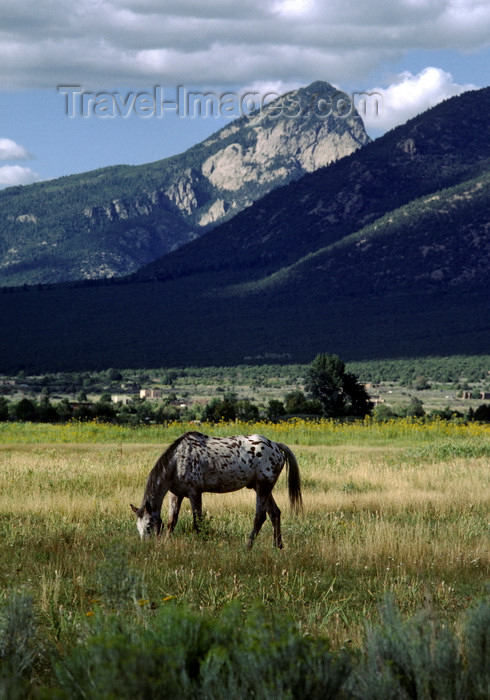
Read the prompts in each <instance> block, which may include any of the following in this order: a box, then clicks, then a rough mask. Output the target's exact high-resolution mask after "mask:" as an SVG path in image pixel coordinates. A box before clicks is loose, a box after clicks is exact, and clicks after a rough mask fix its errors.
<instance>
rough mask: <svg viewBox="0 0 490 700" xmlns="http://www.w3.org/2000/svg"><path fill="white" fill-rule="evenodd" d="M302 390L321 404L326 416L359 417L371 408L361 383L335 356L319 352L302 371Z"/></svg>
mask: <svg viewBox="0 0 490 700" xmlns="http://www.w3.org/2000/svg"><path fill="white" fill-rule="evenodd" d="M305 389H306V391H307V392H308V394H309V395H310V396H311V397H312V398H314V399H317V400H318V401H319V402H320V403H321V405H322V410H323V415H324V416H325V417H327V418H339V417H342V416H356V417H359V418H363V417H364V416H366V415H367V414H368V413H370V412H371V410H372V403H371V402H370V401H369V396H368V394H367V392H366V390H365V388H364V386H363V385H362V384H361V383H360V382H359V381H358V380H357V377H356V376H355V375H354V374H350V373H348V372H346V371H345V364H344V362H342V360H341V359H340V358H339V357H338V356H337V355H328V354H326V353H320V354H319V355H317V356H316V357H315V359H314V360H313V362H312V363H311V365H310V366H309V368H308V370H307V373H306V382H305Z"/></svg>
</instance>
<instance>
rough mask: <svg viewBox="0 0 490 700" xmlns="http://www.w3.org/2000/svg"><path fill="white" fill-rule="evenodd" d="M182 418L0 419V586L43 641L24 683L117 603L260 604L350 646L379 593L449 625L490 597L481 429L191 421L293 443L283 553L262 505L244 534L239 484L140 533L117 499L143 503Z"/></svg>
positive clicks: (50, 679)
mask: <svg viewBox="0 0 490 700" xmlns="http://www.w3.org/2000/svg"><path fill="white" fill-rule="evenodd" d="M186 429H196V426H192V425H189V426H185V425H184V426H183V425H182V424H169V425H168V426H146V427H138V428H126V427H121V426H109V425H102V424H97V423H69V424H66V425H39V424H36V425H34V424H20V423H18V424H9V423H5V424H2V425H0V462H1V469H0V602H1V603H2V605H3V606H4V608H5V606H7V607H8V605H9V604H10V603H11V602H12V601H13V600H14V599H16V596H17V597H18V596H21V597H22V596H23V597H24V598H23V599H24V600H30V601H31V603H32V611H33V613H32V614H33V619H35V624H36V630H37V631H36V635H37V637H38V638H39V639H41V640H42V643H41V645H40V649H41V650H42V653H41V651H40V652H39V654H40V656H39V657H37V656H36V662H35V663H34V665H33V667H32V669H31V671H30V674H31V675H30V676H29V680H28V688H29V693H32V694H34V695H36V693H41V696H43V697H45V695H43V693H48V690H49V689H51V691H52V692H54V691H53V688H56V687H57V683H59V682H60V681H59V678H58V676H59V673H58V676H56V678H58V680H56V679H55V676H54V672H53V667H54V661H53V660H52V659H53V654H55V656H56V657H57V658H58V659H59V658H61V659H63V658H65V657H66V656H67V655H69V654H72V653H73V649H74V646H76V645H77V644H80V640H83V639H86V638H87V636H90V634H91V625H99V626H100V624H101V620H104V619H107V620H109V619H111V616H114V615H117V616H118V619H119V620H124V621H125V622H124V624H126V625H135V626H143V627H144V628H145V629H148V628H151V626H152V624H153V621H155V620H157V619H158V620H161V616H162V615H165V614H166V612H165V611H169V612H168V614H169V615H175V610H176V609H177V608H178V609H180V607H181V606H183V608H184V609H185V610H186V611H187V613H186V614H189V615H196V616H198V617H199V618H202V619H213V618H219V617H220V616H221V615H224V614H226V610H228V608H229V605H230V604H234V605H235V606H237V607H239V609H240V611H241V614H242V615H244V616H245V618H246V617H247V615H253V614H256V613H254V611H256V610H257V609H258V608H259V609H260V610H261V615H262V616H263V619H264V620H265V621H266V623H267V624H269V622H270V621H272V620H274V619H290V620H291V621H292V624H294V626H295V629H296V630H297V631H299V634H300V635H301V637H302V638H305V639H306V638H308V639H316V640H328V647H329V649H331V650H333V651H334V652H336V653H337V652H340V650H344V651H345V652H346V653H349V654H354V655H355V654H359V653H361V650H362V649H363V648H364V647H365V645H366V624H376V623H377V621H378V619H379V605H380V603H381V601H383V600H384V599H385V597H386V595H387V594H389V595H391V596H392V598H393V600H394V601H396V606H397V608H398V609H399V611H400V615H401V619H402V620H409V619H411V618H412V617H413V616H414V615H418V614H420V611H425V613H426V614H428V615H433V616H436V617H437V619H438V620H439V621H441V624H443V625H446V626H448V628H450V629H451V630H452V631H453V633H454V634H455V635H456V637H458V635H459V634H460V633H461V629H462V626H463V624H464V620H465V619H466V617H465V616H467V614H468V610H470V609H471V608H472V606H474V605H476V604H477V603H478V601H480V600H482V599H485V597H486V596H487V595H488V588H487V586H488V580H489V576H488V574H489V546H488V545H489V539H488V535H489V531H488V528H489V510H488V505H489V502H490V499H489V496H490V478H489V477H490V432H489V429H488V427H486V426H484V425H479V424H476V423H472V424H468V425H465V424H456V423H450V422H442V421H433V422H430V423H429V422H428V423H424V422H423V421H417V420H408V419H407V420H396V421H390V422H387V423H377V422H374V421H370V420H366V421H364V422H356V423H344V424H341V423H335V422H332V421H318V422H316V423H309V422H305V421H301V420H297V421H294V422H291V423H285V424H266V423H260V424H256V425H255V424H253V425H251V424H238V425H237V424H235V423H234V424H219V425H217V426H212V425H201V426H199V427H198V429H199V430H202V431H203V432H207V433H211V434H217V435H231V434H238V433H249V434H250V433H254V432H259V433H262V434H265V435H267V436H268V437H270V438H271V439H275V440H278V441H281V442H285V443H287V444H289V446H290V447H291V448H292V449H293V451H294V452H295V454H296V456H297V458H298V461H299V465H300V470H301V477H302V489H303V501H304V512H303V513H302V515H299V516H296V515H293V513H292V512H291V511H290V509H289V504H288V500H287V490H286V477H285V473H283V474H281V477H280V479H279V481H278V483H277V485H276V487H275V490H274V494H275V497H276V500H277V502H278V504H279V506H280V508H281V510H282V529H283V539H284V544H285V547H284V549H283V550H280V551H279V550H276V549H274V548H273V546H272V527H271V524H270V522H269V521H268V522H266V523H265V524H264V526H263V528H262V531H261V533H260V535H259V537H258V538H257V540H256V543H255V545H254V547H253V549H252V550H251V551H249V550H248V549H247V548H246V544H245V543H246V538H247V535H248V534H249V532H250V530H251V526H252V519H253V514H254V494H253V493H252V492H250V491H248V490H246V489H244V490H242V491H238V492H235V493H231V494H223V495H217V494H204V497H203V509H204V516H205V517H204V524H203V529H202V532H200V533H199V534H196V533H195V532H194V531H193V530H192V519H191V513H190V508H189V506H188V505H184V506H183V508H182V512H181V516H180V520H179V523H178V525H177V528H176V530H175V533H174V534H173V535H172V537H170V538H167V537H161V538H160V539H158V540H155V539H152V540H150V541H145V542H141V541H140V539H139V536H138V534H137V530H136V527H135V522H134V516H133V514H132V512H131V510H130V507H129V503H130V502H132V503H136V504H138V505H139V503H140V501H141V497H142V495H143V489H144V486H145V482H146V477H147V475H148V473H149V471H150V469H151V468H152V466H153V464H154V462H155V461H156V459H157V458H158V456H159V455H160V454H161V452H162V451H163V449H165V447H166V446H167V445H168V444H170V443H171V442H172V441H173V440H174V439H175V438H176V437H177V436H178V435H179V434H181V433H182V432H184V431H185V430H186ZM165 510H166V502H164V512H165ZM12 614H14V613H12ZM155 624H157V623H156V622H155ZM94 629H95V627H94ZM4 633H5V629H4ZM325 643H327V642H325ZM0 649H1V645H0ZM0 659H1V656H0ZM0 676H1V674H0ZM24 691H25V689H24ZM51 691H50V692H51ZM68 696H69V695H67V696H66V697H68ZM252 696H253V695H250V697H252ZM56 697H58V696H56ZM59 697H65V696H64V695H60V696H59ZM80 697H92V696H91V695H90V694H88V695H83V693H82V694H81V695H80ZM93 697H96V694H95V695H94V696H93ZM101 697H110V694H109V695H103V694H102V695H101ZM182 697H184V695H182ZM185 697H187V696H185ZM291 697H292V696H291ZM339 697H340V696H339ZM380 697H381V696H380ZM407 697H411V696H407ZM420 697H422V696H420ZM431 697H432V696H431ZM434 697H435V696H434ZM482 697H483V696H482Z"/></svg>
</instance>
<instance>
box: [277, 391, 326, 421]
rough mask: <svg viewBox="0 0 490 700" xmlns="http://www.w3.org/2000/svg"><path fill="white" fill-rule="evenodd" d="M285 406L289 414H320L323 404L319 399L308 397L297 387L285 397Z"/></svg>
mask: <svg viewBox="0 0 490 700" xmlns="http://www.w3.org/2000/svg"><path fill="white" fill-rule="evenodd" d="M284 399H285V400H284V408H285V411H286V413H287V414H288V415H300V414H303V415H304V414H308V415H314V416H319V415H321V414H322V405H321V403H320V402H319V401H318V400H317V399H308V398H307V397H306V396H305V394H304V393H303V392H302V391H301V390H300V389H295V390H294V391H291V392H290V393H289V394H286V396H285V397H284Z"/></svg>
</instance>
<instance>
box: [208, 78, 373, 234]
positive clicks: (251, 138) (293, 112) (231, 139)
mask: <svg viewBox="0 0 490 700" xmlns="http://www.w3.org/2000/svg"><path fill="white" fill-rule="evenodd" d="M340 98H341V99H342V104H343V112H347V113H340V110H339V109H338V107H336V105H338V104H339V100H340ZM320 105H322V106H323V110H322V109H320V107H319V106H320ZM367 141H369V137H368V136H367V134H366V132H365V129H364V125H363V123H362V120H361V119H360V117H359V115H358V114H357V112H356V111H355V109H354V108H353V106H352V105H350V104H349V98H348V96H347V95H344V94H343V93H339V92H338V91H337V90H336V89H335V88H333V87H332V86H331V85H329V84H328V83H322V82H317V83H313V85H311V86H309V87H308V88H302V89H300V90H296V91H294V92H292V93H289V94H288V95H287V96H284V97H283V98H279V99H278V100H276V101H274V102H273V103H271V104H269V105H267V106H265V107H264V109H263V110H262V111H260V112H257V113H255V114H253V115H251V116H250V117H245V118H242V119H240V120H238V122H237V123H236V124H235V125H234V127H233V128H231V127H227V128H225V129H223V130H222V131H221V132H218V134H216V135H214V136H213V137H212V138H211V139H208V140H207V141H205V142H204V144H203V145H205V146H208V147H209V148H210V150H211V149H212V151H213V152H212V153H211V154H210V155H209V156H208V157H207V158H205V160H204V162H203V163H202V166H201V174H202V176H203V178H205V180H206V181H207V183H209V184H211V185H212V187H213V188H215V189H216V190H220V194H221V195H222V196H221V197H220V198H219V201H220V202H221V201H223V202H224V203H225V204H227V205H228V206H224V207H222V206H221V205H220V211H221V214H220V215H219V216H218V213H219V212H218V209H217V208H216V207H215V205H214V203H212V204H211V205H210V206H209V207H208V209H207V212H205V213H204V214H202V215H201V217H200V219H199V220H198V222H197V223H198V225H200V226H206V225H208V224H209V223H210V222H213V223H216V222H219V221H220V220H221V219H223V218H225V217H227V216H229V215H230V211H233V212H236V211H237V210H239V209H242V208H243V207H244V206H247V203H250V201H253V200H254V199H256V198H257V197H254V196H253V193H254V192H255V191H259V193H260V195H259V196H263V195H264V194H266V193H267V192H268V191H270V190H271V189H273V188H274V187H277V186H279V185H281V184H284V183H286V182H288V181H290V180H291V179H296V178H298V177H300V176H301V175H303V174H304V173H309V172H312V171H314V170H317V169H318V168H322V167H324V166H326V165H328V164H329V163H332V162H333V161H335V160H338V159H339V158H342V157H344V156H346V155H349V154H351V153H352V152H353V151H355V150H356V149H357V148H359V147H360V146H362V145H364V144H365V143H367ZM244 193H246V195H248V196H246V197H244V196H243V195H244ZM251 194H252V196H250V195H251ZM245 200H246V201H245ZM216 201H218V200H216ZM211 212H212V213H211Z"/></svg>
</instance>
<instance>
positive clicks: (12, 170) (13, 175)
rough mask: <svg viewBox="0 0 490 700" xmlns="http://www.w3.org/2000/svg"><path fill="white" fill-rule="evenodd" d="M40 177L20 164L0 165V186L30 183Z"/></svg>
mask: <svg viewBox="0 0 490 700" xmlns="http://www.w3.org/2000/svg"><path fill="white" fill-rule="evenodd" d="M39 179H40V177H39V175H38V174H37V173H35V172H34V171H33V170H31V169H30V168H27V167H23V166H21V165H2V166H1V167H0V187H11V186H12V185H30V184H31V183H32V182H37V180H39Z"/></svg>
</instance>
